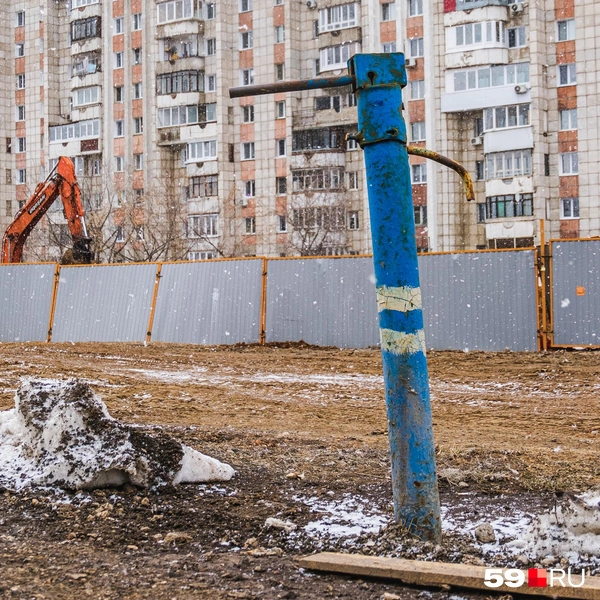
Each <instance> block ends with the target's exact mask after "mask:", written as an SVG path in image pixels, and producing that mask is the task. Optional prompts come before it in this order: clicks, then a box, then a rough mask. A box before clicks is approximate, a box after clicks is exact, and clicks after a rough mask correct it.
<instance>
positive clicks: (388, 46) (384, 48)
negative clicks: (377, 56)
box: [381, 42, 396, 54]
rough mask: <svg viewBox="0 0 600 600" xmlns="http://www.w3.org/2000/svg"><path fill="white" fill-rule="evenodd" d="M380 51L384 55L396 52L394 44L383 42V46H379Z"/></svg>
mask: <svg viewBox="0 0 600 600" xmlns="http://www.w3.org/2000/svg"><path fill="white" fill-rule="evenodd" d="M381 51H382V52H383V53H384V54H391V53H392V52H396V42H385V43H384V44H381Z"/></svg>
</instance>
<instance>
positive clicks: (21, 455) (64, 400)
mask: <svg viewBox="0 0 600 600" xmlns="http://www.w3.org/2000/svg"><path fill="white" fill-rule="evenodd" d="M233 475H234V470H233V469H232V468H231V467H230V466H229V465H227V464H225V463H221V462H219V461H218V460H216V459H213V458H211V457H208V456H205V455H203V454H201V453H200V452H198V451H196V450H194V449H192V448H189V447H188V446H185V445H183V444H181V443H179V442H176V441H175V440H172V439H171V438H168V437H167V436H166V435H164V434H162V433H159V434H156V435H150V434H146V433H143V432H142V431H140V430H136V428H134V427H130V426H127V425H124V424H122V423H119V422H118V421H116V420H115V419H113V418H112V417H111V416H110V414H109V413H108V410H107V408H106V405H105V404H104V403H103V402H102V401H101V400H100V399H99V398H98V397H97V396H95V395H94V394H93V392H92V391H91V389H90V387H89V385H88V384H87V383H84V382H82V381H79V380H75V379H72V380H69V381H58V380H54V379H24V380H23V381H22V383H21V386H20V388H19V390H18V391H17V393H16V395H15V408H13V409H11V410H7V411H0V486H3V487H5V488H9V489H15V490H20V489H22V488H25V487H29V486H36V485H58V486H60V487H64V488H67V489H85V488H94V487H106V486H114V485H122V484H124V483H131V484H134V485H140V486H143V487H148V486H150V485H156V484H165V483H173V484H177V483H183V482H204V481H227V480H229V479H231V477H233Z"/></svg>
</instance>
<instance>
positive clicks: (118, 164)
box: [115, 156, 125, 206]
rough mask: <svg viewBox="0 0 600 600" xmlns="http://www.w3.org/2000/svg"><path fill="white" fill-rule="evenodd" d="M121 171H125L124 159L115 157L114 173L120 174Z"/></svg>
mask: <svg viewBox="0 0 600 600" xmlns="http://www.w3.org/2000/svg"><path fill="white" fill-rule="evenodd" d="M123 171H125V157H124V156H115V173H122V172H123ZM119 206H120V203H119Z"/></svg>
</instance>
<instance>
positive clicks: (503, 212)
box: [485, 194, 533, 220]
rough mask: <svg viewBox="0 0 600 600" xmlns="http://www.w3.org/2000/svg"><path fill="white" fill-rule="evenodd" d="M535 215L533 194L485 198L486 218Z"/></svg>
mask: <svg viewBox="0 0 600 600" xmlns="http://www.w3.org/2000/svg"><path fill="white" fill-rule="evenodd" d="M532 216H533V194H517V195H515V194H507V195H505V196H489V197H488V198H486V199H485V219H486V220H487V219H506V218H512V217H532Z"/></svg>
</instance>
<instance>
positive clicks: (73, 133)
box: [49, 119, 100, 143]
mask: <svg viewBox="0 0 600 600" xmlns="http://www.w3.org/2000/svg"><path fill="white" fill-rule="evenodd" d="M49 134H50V136H49V137H50V142H51V143H52V142H68V141H72V140H91V139H94V138H98V137H99V136H100V120H99V119H91V120H89V121H78V122H77V123H69V125H56V126H54V127H49Z"/></svg>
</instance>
